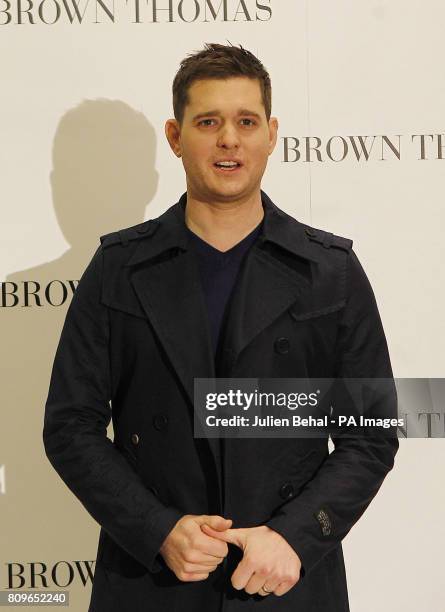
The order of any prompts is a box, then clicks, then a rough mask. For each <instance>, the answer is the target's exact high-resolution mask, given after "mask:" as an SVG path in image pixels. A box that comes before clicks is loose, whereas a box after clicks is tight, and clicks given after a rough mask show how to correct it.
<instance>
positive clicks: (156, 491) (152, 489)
mask: <svg viewBox="0 0 445 612" xmlns="http://www.w3.org/2000/svg"><path fill="white" fill-rule="evenodd" d="M148 488H149V489H150V491H151V492H152V493H153V495H156V497H159V491H158V490H157V488H156V487H148Z"/></svg>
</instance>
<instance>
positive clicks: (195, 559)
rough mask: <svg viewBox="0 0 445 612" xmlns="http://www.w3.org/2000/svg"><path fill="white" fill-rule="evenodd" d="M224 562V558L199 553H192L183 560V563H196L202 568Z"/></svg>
mask: <svg viewBox="0 0 445 612" xmlns="http://www.w3.org/2000/svg"><path fill="white" fill-rule="evenodd" d="M223 560H224V556H215V555H208V554H207V553H203V552H201V551H196V550H195V551H193V553H189V554H188V555H187V558H186V559H184V561H185V563H196V564H199V565H204V566H211V565H217V564H219V563H221V562H222V561H223Z"/></svg>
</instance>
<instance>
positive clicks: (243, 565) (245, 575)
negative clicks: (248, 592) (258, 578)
mask: <svg viewBox="0 0 445 612" xmlns="http://www.w3.org/2000/svg"><path fill="white" fill-rule="evenodd" d="M253 572H254V568H253V566H252V564H251V562H250V561H249V560H248V559H246V558H245V557H243V559H241V561H240V562H239V563H238V565H237V566H236V570H235V571H234V572H233V574H232V578H231V582H232V586H233V588H234V589H237V590H241V589H244V587H245V586H246V584H247V583H248V582H249V580H250V577H251V576H252V574H253Z"/></svg>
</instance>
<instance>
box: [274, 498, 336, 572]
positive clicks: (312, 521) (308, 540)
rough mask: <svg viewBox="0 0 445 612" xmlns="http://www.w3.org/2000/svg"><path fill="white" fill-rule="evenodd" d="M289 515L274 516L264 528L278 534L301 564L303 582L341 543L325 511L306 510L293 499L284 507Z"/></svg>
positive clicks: (330, 515)
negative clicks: (287, 507) (295, 554)
mask: <svg viewBox="0 0 445 612" xmlns="http://www.w3.org/2000/svg"><path fill="white" fill-rule="evenodd" d="M287 506H289V510H291V508H290V506H292V512H291V513H290V512H289V514H288V513H287V512H283V511H282V510H281V511H280V510H279V511H278V512H276V513H275V514H274V515H273V516H272V518H270V519H269V520H268V521H266V522H265V523H264V524H265V525H267V526H268V527H270V528H271V529H273V530H274V531H276V532H277V533H279V534H280V535H281V536H282V537H283V538H284V539H285V540H286V542H287V543H288V544H289V545H290V546H291V547H292V548H293V549H294V551H295V552H296V553H297V555H298V557H299V559H300V561H301V574H300V577H301V578H304V577H305V576H307V574H308V573H309V572H310V571H311V570H312V569H313V568H314V566H315V565H316V564H317V563H318V562H319V561H321V559H322V558H323V557H324V556H325V555H326V554H327V553H328V552H330V550H332V549H333V548H335V547H336V546H337V545H338V543H339V542H340V541H341V535H340V534H338V533H337V534H336V532H335V524H334V523H335V521H333V517H332V512H331V511H330V510H329V509H328V508H326V507H320V508H308V507H307V506H306V505H304V504H301V503H300V502H299V501H298V500H297V499H295V500H293V501H292V502H289V504H287Z"/></svg>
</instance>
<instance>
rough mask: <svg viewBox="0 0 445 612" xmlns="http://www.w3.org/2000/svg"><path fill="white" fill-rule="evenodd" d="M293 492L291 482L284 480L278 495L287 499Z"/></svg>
mask: <svg viewBox="0 0 445 612" xmlns="http://www.w3.org/2000/svg"><path fill="white" fill-rule="evenodd" d="M294 493H295V489H294V485H293V484H292V483H291V482H285V483H283V484H282V485H281V487H280V497H282V498H283V499H289V498H290V497H292V496H293V495H294Z"/></svg>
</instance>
